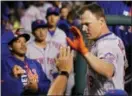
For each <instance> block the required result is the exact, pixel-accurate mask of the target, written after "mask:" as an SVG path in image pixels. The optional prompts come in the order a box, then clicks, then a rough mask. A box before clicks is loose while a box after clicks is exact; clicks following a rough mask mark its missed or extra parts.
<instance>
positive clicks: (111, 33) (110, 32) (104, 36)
mask: <svg viewBox="0 0 132 96" xmlns="http://www.w3.org/2000/svg"><path fill="white" fill-rule="evenodd" d="M111 34H112V32H109V33H107V34H104V35H102V36H100V37H99V38H98V39H96V41H98V40H100V39H102V38H104V37H106V36H109V35H111Z"/></svg>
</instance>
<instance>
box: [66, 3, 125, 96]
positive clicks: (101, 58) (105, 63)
mask: <svg viewBox="0 0 132 96" xmlns="http://www.w3.org/2000/svg"><path fill="white" fill-rule="evenodd" d="M81 13H82V14H81V23H82V27H83V31H84V32H85V34H86V37H87V39H89V40H93V41H94V44H93V45H92V47H91V49H88V48H87V47H86V45H85V43H84V41H83V37H82V35H81V32H80V30H79V29H77V28H76V27H72V28H71V31H72V32H73V33H74V34H75V36H76V38H74V40H71V39H70V38H68V37H67V41H68V43H69V45H70V46H71V47H72V48H74V49H75V50H77V51H78V52H80V53H81V54H82V55H83V56H84V58H85V59H86V60H87V64H88V72H87V86H86V89H85V91H84V95H92V96H93V95H104V94H105V93H106V92H107V91H108V90H110V89H121V90H124V67H125V66H126V65H125V64H126V63H127V60H126V56H125V49H124V45H123V43H122V41H121V39H120V38H118V37H117V36H116V35H115V34H114V33H112V32H110V31H109V29H108V27H107V24H106V20H105V15H104V12H103V9H102V8H101V7H100V6H98V5H97V4H94V3H93V4H90V5H88V6H84V7H83V8H82V10H81ZM126 67H127V66H126Z"/></svg>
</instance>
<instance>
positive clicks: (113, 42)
mask: <svg viewBox="0 0 132 96" xmlns="http://www.w3.org/2000/svg"><path fill="white" fill-rule="evenodd" d="M119 41H121V39H120V38H119V37H117V36H116V35H115V34H114V33H112V32H111V33H110V35H108V36H105V37H103V38H101V39H99V40H98V41H97V42H96V44H97V45H98V46H104V47H105V46H108V47H115V46H117V45H118V42H119Z"/></svg>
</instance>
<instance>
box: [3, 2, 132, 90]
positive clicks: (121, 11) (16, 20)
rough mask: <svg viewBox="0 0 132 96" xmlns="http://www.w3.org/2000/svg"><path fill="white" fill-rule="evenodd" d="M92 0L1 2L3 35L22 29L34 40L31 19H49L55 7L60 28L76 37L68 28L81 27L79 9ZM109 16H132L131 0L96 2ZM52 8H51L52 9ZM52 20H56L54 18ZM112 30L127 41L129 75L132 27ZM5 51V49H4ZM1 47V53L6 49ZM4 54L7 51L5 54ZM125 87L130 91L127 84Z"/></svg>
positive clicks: (113, 28) (119, 26) (117, 27)
mask: <svg viewBox="0 0 132 96" xmlns="http://www.w3.org/2000/svg"><path fill="white" fill-rule="evenodd" d="M92 2H95V1H92ZM92 2H91V1H42V0H40V1H2V2H1V36H2V35H3V34H4V33H5V32H7V31H10V30H11V31H12V32H16V31H17V29H18V28H20V30H21V32H23V33H27V34H29V35H30V36H31V38H30V40H29V42H30V41H32V40H33V39H34V37H33V35H32V22H33V21H35V20H38V19H39V20H44V21H45V22H47V14H48V12H50V11H48V9H49V8H52V7H55V8H57V9H58V10H56V13H57V12H58V13H59V20H58V21H57V27H58V28H60V29H61V30H63V31H64V32H65V34H66V36H68V37H70V38H71V39H72V38H73V34H72V33H71V32H70V30H69V28H70V27H71V26H76V27H78V28H80V27H81V24H80V23H81V22H80V18H79V13H78V11H79V8H81V6H84V5H87V4H89V3H92ZM95 3H98V4H99V5H100V6H101V7H102V8H104V12H105V14H106V15H124V16H132V2H129V1H126V2H124V1H97V2H95ZM51 10H52V9H51ZM51 21H52V22H56V21H54V20H51ZM109 28H110V30H111V32H114V33H115V34H116V35H117V36H119V37H120V38H121V39H122V41H123V42H124V45H125V49H126V54H127V59H128V64H129V68H128V69H127V74H130V72H131V69H132V66H131V65H132V59H131V58H132V26H123V25H117V26H109ZM4 50H5V49H4ZM4 50H3V49H2V52H3V51H4ZM4 54H5V53H4ZM126 89H127V90H128V91H130V87H129V86H128V85H127V87H126Z"/></svg>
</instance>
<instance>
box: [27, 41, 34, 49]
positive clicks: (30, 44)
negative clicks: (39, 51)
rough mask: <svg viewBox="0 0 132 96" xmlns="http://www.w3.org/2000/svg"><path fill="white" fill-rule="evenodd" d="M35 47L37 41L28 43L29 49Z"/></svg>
mask: <svg viewBox="0 0 132 96" xmlns="http://www.w3.org/2000/svg"><path fill="white" fill-rule="evenodd" d="M34 47H35V42H34V41H31V42H28V43H27V50H28V51H29V50H32V49H34Z"/></svg>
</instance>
